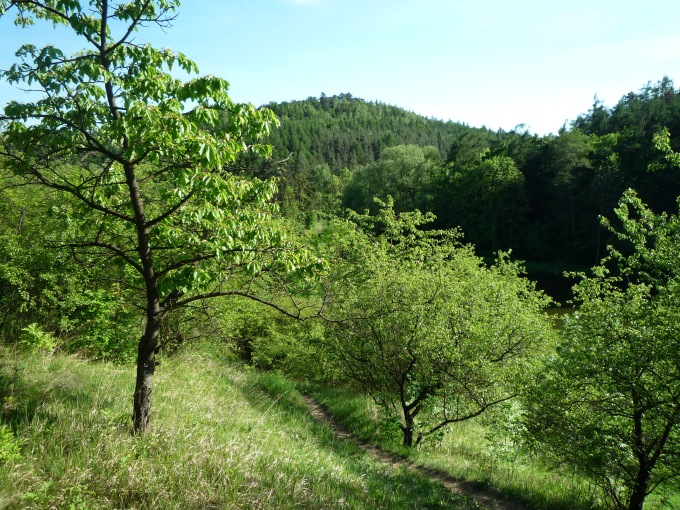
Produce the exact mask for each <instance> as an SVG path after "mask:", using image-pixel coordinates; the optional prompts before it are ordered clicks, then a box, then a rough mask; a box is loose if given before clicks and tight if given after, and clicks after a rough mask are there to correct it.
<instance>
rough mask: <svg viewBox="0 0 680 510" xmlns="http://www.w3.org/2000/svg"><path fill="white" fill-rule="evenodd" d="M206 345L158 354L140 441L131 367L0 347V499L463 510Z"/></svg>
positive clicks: (69, 504) (11, 502) (461, 502)
mask: <svg viewBox="0 0 680 510" xmlns="http://www.w3.org/2000/svg"><path fill="white" fill-rule="evenodd" d="M0 352H1V351H0ZM211 352H213V353H214V351H207V350H204V351H198V352H193V353H186V354H182V355H179V356H177V357H175V358H173V359H169V360H163V364H162V365H161V366H160V368H159V370H158V371H157V375H156V378H155V387H154V388H155V389H154V395H153V399H154V411H153V428H152V431H151V433H149V434H148V435H147V436H145V437H136V436H134V435H133V434H132V430H131V421H130V419H129V417H130V413H131V404H132V388H133V382H134V381H133V377H134V370H133V369H132V368H131V367H125V368H121V367H118V366H114V365H102V364H92V363H89V362H87V361H84V360H82V359H78V358H76V357H61V356H44V355H37V354H33V355H31V356H26V355H21V356H10V355H8V354H7V353H6V352H4V353H2V357H1V358H0V367H2V371H3V374H4V375H3V378H2V379H0V383H2V384H3V387H2V388H0V396H2V397H3V402H4V407H3V415H2V420H3V422H4V423H7V424H9V425H10V426H11V427H12V429H13V430H14V432H15V435H16V440H17V441H18V442H19V444H20V446H21V449H20V452H21V458H20V459H17V460H10V461H8V462H5V463H4V464H0V508H73V509H86V508H87V509H91V508H163V509H172V508H177V509H180V508H182V509H187V508H227V509H236V508H271V509H286V508H309V509H320V508H352V509H354V508H366V509H369V508H370V509H374V508H396V509H399V508H432V509H435V508H442V509H443V508H453V509H456V508H458V509H468V508H476V506H475V505H474V503H473V502H471V501H470V500H469V498H465V497H462V496H458V495H453V494H451V493H450V492H448V491H447V490H445V489H444V488H442V487H441V486H439V485H437V484H432V483H430V482H429V481H427V480H426V479H424V478H423V477H421V476H419V475H416V474H414V473H413V472H410V471H408V470H406V469H401V468H397V469H395V468H392V467H389V466H385V465H383V464H381V463H380V462H379V461H377V460H376V459H374V458H373V457H372V456H370V455H369V454H367V453H365V452H363V451H362V450H360V449H358V448H357V447H356V446H354V445H353V444H352V443H350V442H346V441H339V440H337V439H336V438H335V437H334V436H333V434H332V432H331V431H330V429H329V428H328V427H326V426H322V425H319V424H317V423H316V422H315V421H314V420H313V419H312V418H311V416H310V415H309V413H308V410H307V408H306V407H305V405H304V402H303V401H302V398H301V396H300V394H299V393H298V392H297V391H296V390H295V387H294V385H293V384H292V383H289V382H287V381H286V380H285V379H283V378H281V377H279V376H277V375H275V374H257V373H254V372H251V371H248V370H245V369H242V368H239V367H236V366H233V365H225V364H224V362H223V360H222V359H220V357H219V356H216V355H214V354H210V353H211ZM15 369H16V370H15ZM15 372H16V375H12V374H14V373H15Z"/></svg>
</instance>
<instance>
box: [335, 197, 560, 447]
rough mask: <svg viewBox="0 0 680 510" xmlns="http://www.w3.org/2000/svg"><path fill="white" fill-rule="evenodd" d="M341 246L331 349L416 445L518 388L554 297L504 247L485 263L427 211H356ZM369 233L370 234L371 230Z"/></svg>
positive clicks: (546, 330)
mask: <svg viewBox="0 0 680 510" xmlns="http://www.w3.org/2000/svg"><path fill="white" fill-rule="evenodd" d="M354 219H355V221H356V222H358V223H359V224H361V225H363V229H364V230H363V231H362V230H359V229H357V228H354V227H352V226H351V225H345V226H344V227H343V228H341V229H340V230H339V231H340V232H342V234H341V236H340V237H341V239H338V240H337V242H336V243H334V245H335V246H336V248H337V250H338V252H337V253H338V254H339V255H341V258H342V259H343V260H344V263H342V262H341V261H338V262H336V264H337V265H336V272H337V273H336V274H335V278H334V281H336V282H338V281H342V282H347V283H345V284H342V285H337V286H335V287H333V286H331V289H330V291H329V295H330V296H331V301H330V303H329V304H328V308H327V310H326V311H325V314H326V317H327V318H328V319H329V320H330V321H331V324H332V328H331V332H330V340H331V343H330V345H331V348H332V350H333V353H334V355H335V356H336V357H337V359H338V360H339V364H340V367H341V369H342V370H344V372H345V374H346V375H347V376H348V377H350V378H351V379H353V380H355V381H356V382H358V383H359V384H360V385H361V386H362V387H363V388H364V390H365V391H366V392H367V393H368V394H370V395H371V396H372V397H373V399H374V400H375V402H376V403H378V404H379V405H380V406H381V408H382V409H383V411H384V412H385V413H387V415H388V416H390V417H393V418H394V419H396V420H398V421H399V424H400V427H401V430H402V431H403V444H404V445H405V446H408V447H411V446H413V445H415V444H418V443H420V442H421V440H422V439H423V438H424V437H427V436H429V435H431V434H434V433H437V432H438V431H443V428H444V427H446V425H448V424H450V423H454V422H459V421H463V420H468V419H471V418H474V417H476V416H478V415H480V414H482V413H483V412H485V411H486V410H487V409H489V408H491V407H493V406H496V405H498V404H500V403H502V402H505V401H507V400H509V399H511V398H513V397H514V396H516V394H517V393H518V391H519V389H520V387H521V384H522V383H521V380H522V377H521V376H522V374H524V375H526V374H527V373H529V372H530V370H529V365H530V364H531V359H532V357H533V356H534V355H535V354H536V352H537V350H540V349H541V345H542V342H544V341H545V339H546V338H547V336H548V335H549V334H550V325H549V321H548V320H547V319H546V317H545V316H544V315H543V313H542V309H543V307H544V306H545V305H546V304H547V302H548V299H547V298H546V297H545V296H543V295H542V294H541V293H539V292H537V291H535V290H534V287H533V284H531V283H530V282H529V281H528V280H526V279H524V278H522V277H521V275H520V268H519V266H518V265H517V264H515V263H512V262H510V261H509V259H508V258H507V257H506V256H500V257H499V259H498V261H497V263H496V264H495V265H494V266H491V267H487V266H485V265H484V263H483V262H482V260H481V259H480V258H478V257H476V256H475V255H474V252H473V248H472V247H471V246H463V245H461V244H460V243H459V242H458V235H459V234H458V233H457V232H455V231H428V232H425V231H422V230H421V229H420V228H419V227H420V226H421V225H422V224H423V223H425V222H426V221H431V220H432V219H433V218H432V216H431V215H422V214H420V213H418V212H415V213H402V214H400V215H397V214H395V212H394V210H393V209H392V207H391V203H390V204H382V209H381V210H380V212H379V213H378V214H377V215H376V216H355V217H354ZM367 231H368V232H369V234H366V233H365V232H367Z"/></svg>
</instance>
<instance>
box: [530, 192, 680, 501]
mask: <svg viewBox="0 0 680 510" xmlns="http://www.w3.org/2000/svg"><path fill="white" fill-rule="evenodd" d="M616 213H617V216H618V218H619V220H620V223H621V226H620V227H619V228H616V229H613V232H614V233H615V234H616V236H617V237H618V238H619V240H620V241H621V242H622V243H623V244H622V247H621V248H620V249H614V248H611V249H610V254H609V257H608V258H607V259H605V260H604V261H603V262H602V264H600V265H599V266H597V267H596V268H595V269H594V274H593V276H591V277H584V279H583V280H582V281H581V282H580V283H579V284H578V285H577V286H576V287H575V291H576V297H577V300H578V302H579V303H580V307H579V309H578V311H576V312H575V313H574V314H573V315H572V316H570V317H568V318H567V319H566V321H565V328H564V340H563V342H562V344H561V346H560V348H559V350H558V353H557V356H556V357H555V359H554V360H553V361H552V362H551V364H550V365H549V367H548V369H547V370H546V372H545V373H544V374H543V376H542V377H541V380H540V382H539V384H538V385H537V387H536V388H535V390H534V391H532V392H529V393H527V404H528V422H527V423H528V429H527V430H528V432H529V434H530V436H531V437H532V438H534V439H537V440H538V441H539V444H540V445H541V450H542V451H549V452H551V453H552V454H553V455H555V456H556V457H557V458H558V459H560V460H561V461H563V462H567V463H569V464H570V465H572V466H574V467H575V468H576V469H578V470H580V471H581V472H583V473H584V474H585V475H587V476H588V477H590V478H591V479H593V480H594V481H595V482H596V483H598V484H599V485H601V486H602V487H603V488H604V490H605V493H606V494H607V495H608V497H609V502H610V503H611V506H612V507H614V508H618V509H628V510H640V509H642V507H643V504H644V500H645V497H646V496H647V495H648V494H650V493H651V492H652V491H654V490H655V489H656V488H657V487H659V486H660V485H662V484H663V483H664V482H667V481H668V480H671V479H673V478H676V477H678V476H680V315H679V313H678V311H679V310H680V279H679V277H680V273H679V272H678V268H679V267H680V256H679V254H680V219H678V217H677V216H676V215H669V216H668V215H665V214H662V215H655V214H654V213H653V212H652V211H650V210H649V209H648V208H647V207H646V206H645V205H644V204H643V203H642V201H641V200H640V199H639V198H638V197H637V196H636V194H635V193H634V192H633V191H628V192H626V193H625V194H624V196H623V198H622V199H621V201H620V202H619V206H618V208H617V209H616ZM612 266H613V267H612ZM582 276H583V275H582Z"/></svg>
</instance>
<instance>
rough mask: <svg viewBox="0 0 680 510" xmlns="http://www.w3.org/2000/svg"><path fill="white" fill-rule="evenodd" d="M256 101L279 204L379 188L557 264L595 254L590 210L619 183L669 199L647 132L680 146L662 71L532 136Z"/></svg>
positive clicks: (679, 186)
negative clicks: (267, 131) (276, 166)
mask: <svg viewBox="0 0 680 510" xmlns="http://www.w3.org/2000/svg"><path fill="white" fill-rule="evenodd" d="M267 107H268V108H270V109H271V110H273V111H274V112H275V113H276V115H277V116H278V118H279V119H280V121H281V127H280V128H279V129H276V130H274V131H273V132H272V134H271V138H270V143H271V144H272V145H273V146H274V154H275V157H276V158H277V159H279V160H284V159H285V160H286V161H285V162H284V163H283V166H282V169H281V170H280V171H281V174H282V177H283V179H282V182H281V202H282V205H283V210H284V213H286V214H287V215H288V216H290V217H296V218H298V219H307V220H309V217H310V214H311V215H312V216H313V215H314V213H315V212H316V211H319V210H320V211H324V212H331V213H340V212H342V210H344V209H345V208H347V207H349V208H352V209H355V210H363V209H365V208H373V207H374V204H373V197H375V196H377V197H379V198H381V199H386V198H387V195H390V196H392V197H393V198H394V200H395V208H396V209H397V210H409V209H415V208H418V209H420V210H427V211H432V212H434V213H435V214H436V216H437V218H438V219H437V223H436V226H437V227H446V228H448V227H457V226H460V227H461V228H462V229H463V231H464V233H465V238H466V240H467V241H469V242H471V243H474V244H475V246H476V247H477V250H478V252H479V253H482V254H490V253H492V252H494V251H497V250H499V249H508V248H512V249H513V251H514V253H515V255H517V256H519V257H521V258H523V259H525V260H533V261H540V262H544V263H548V265H549V266H551V267H554V268H555V270H556V271H558V272H560V271H561V270H562V269H564V268H565V267H574V266H576V265H581V266H590V265H592V264H593V263H595V262H596V261H597V260H599V258H600V257H601V256H603V254H604V249H605V246H606V245H607V244H608V243H609V242H611V239H610V238H609V237H608V232H607V231H606V229H604V228H603V227H602V226H601V224H600V220H599V217H600V216H604V217H609V218H611V217H612V216H613V210H614V207H615V206H616V204H617V201H618V200H619V198H620V197H621V195H622V193H623V191H624V190H625V189H627V188H633V189H635V190H636V191H637V192H638V194H639V195H640V197H641V198H642V199H643V201H645V202H646V203H648V204H650V206H651V207H652V208H653V209H654V210H656V211H659V212H661V211H669V212H673V211H676V197H677V196H678V195H680V175H679V173H678V172H677V170H674V169H671V168H670V167H669V166H668V165H667V164H665V163H664V160H663V157H662V156H661V154H660V153H659V151H658V150H657V149H656V148H655V146H654V142H653V137H654V134H655V133H657V132H659V131H660V130H661V129H663V128H664V127H666V128H668V129H669V130H670V133H671V145H672V146H673V148H675V149H676V150H677V149H678V148H679V147H680V143H678V142H679V140H680V138H679V137H680V92H679V91H678V90H676V89H675V88H674V85H673V82H672V81H671V80H670V79H668V78H663V79H662V80H661V81H659V82H657V83H651V82H650V83H648V84H647V85H645V86H644V87H642V88H641V89H640V90H639V91H637V92H631V93H629V94H626V95H625V96H624V97H622V98H621V100H620V101H619V102H618V103H617V104H616V105H615V106H614V107H612V108H608V107H606V106H604V105H603V104H602V103H601V102H599V101H598V100H597V99H596V100H595V101H594V104H593V106H592V108H591V109H590V110H589V111H588V112H585V113H584V114H582V115H580V116H579V117H578V118H576V119H575V120H574V121H573V122H571V123H570V124H569V125H568V126H565V127H564V128H563V129H561V130H560V132H559V133H558V134H557V135H549V136H543V137H540V136H537V135H533V134H531V133H529V132H526V131H522V130H513V131H509V132H504V131H499V132H493V131H491V130H488V129H483V128H473V127H470V126H467V125H465V124H460V123H454V122H444V121H441V120H436V119H428V118H425V117H422V116H419V115H416V114H414V113H412V112H408V111H405V110H403V109H401V108H398V107H396V106H391V105H386V104H383V103H376V102H367V101H364V100H362V99H358V98H354V97H352V96H351V94H341V95H339V96H332V97H328V96H325V95H323V94H322V95H321V97H320V98H318V99H317V98H308V99H306V100H303V101H292V102H285V103H271V104H269V105H267ZM518 120H521V119H518ZM286 158H287V159H286ZM650 166H652V167H655V168H656V171H654V172H652V171H650V170H649V168H650Z"/></svg>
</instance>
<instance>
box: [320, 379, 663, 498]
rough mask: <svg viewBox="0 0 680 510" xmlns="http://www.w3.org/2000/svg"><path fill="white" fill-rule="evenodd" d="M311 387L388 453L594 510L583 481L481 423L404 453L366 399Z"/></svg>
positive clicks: (503, 492)
mask: <svg viewBox="0 0 680 510" xmlns="http://www.w3.org/2000/svg"><path fill="white" fill-rule="evenodd" d="M312 391H313V393H314V394H315V396H316V397H317V398H318V399H319V401H321V402H322V403H323V405H325V406H326V408H327V409H328V411H329V412H330V413H331V414H332V415H333V416H334V417H336V418H337V419H338V420H339V421H340V422H341V423H343V424H344V425H345V426H347V427H348V428H349V429H350V430H352V431H353V432H355V433H357V434H358V435H360V436H361V437H362V438H363V439H366V440H369V441H373V442H375V443H377V444H379V445H380V446H381V447H383V448H384V449H386V450H388V451H391V452H394V453H399V454H402V455H408V457H409V458H410V459H411V460H413V461H414V462H416V463H417V464H420V465H423V466H426V467H430V468H435V469H438V470H440V471H443V472H445V473H448V474H450V475H452V476H454V477H459V478H465V479H466V480H469V481H471V482H476V483H477V484H478V485H479V486H480V487H484V488H486V489H489V490H491V491H493V492H494V493H496V494H497V495H499V496H501V497H507V498H508V499H511V500H513V501H515V502H517V503H519V504H521V505H522V506H523V507H525V508H533V509H537V510H538V509H541V510H579V509H582V510H585V509H593V508H598V499H597V492H596V490H595V489H594V488H593V487H591V486H590V485H589V484H587V483H586V482H585V481H583V480H582V479H580V478H578V477H577V476H576V475H574V474H573V473H570V472H567V471H559V470H554V469H548V468H547V467H546V466H545V465H544V464H543V463H542V462H540V460H539V459H531V458H527V457H525V456H522V455H521V454H519V453H517V452H514V449H512V448H508V449H507V450H506V451H504V449H503V447H502V445H499V444H498V443H497V442H496V443H492V442H491V441H489V439H488V437H487V436H488V429H487V428H485V426H484V425H483V424H482V423H481V422H480V421H468V422H463V423H459V424H455V425H453V426H450V427H449V430H448V431H447V433H446V435H445V436H444V437H443V439H441V440H434V441H429V442H428V441H426V442H424V443H423V444H422V445H421V446H419V447H418V448H415V449H413V450H412V451H411V452H408V451H406V450H405V449H404V448H403V447H402V446H401V443H400V441H401V436H400V435H399V431H398V430H395V429H394V428H391V429H390V428H389V426H386V425H385V424H384V423H381V422H380V421H379V420H376V419H375V416H376V410H375V407H374V405H373V403H372V401H371V400H370V399H369V398H367V397H365V396H362V395H360V394H357V393H353V392H351V391H342V390H338V389H333V390H329V389H322V388H314V389H313V390H312ZM650 508H651V507H650Z"/></svg>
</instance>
